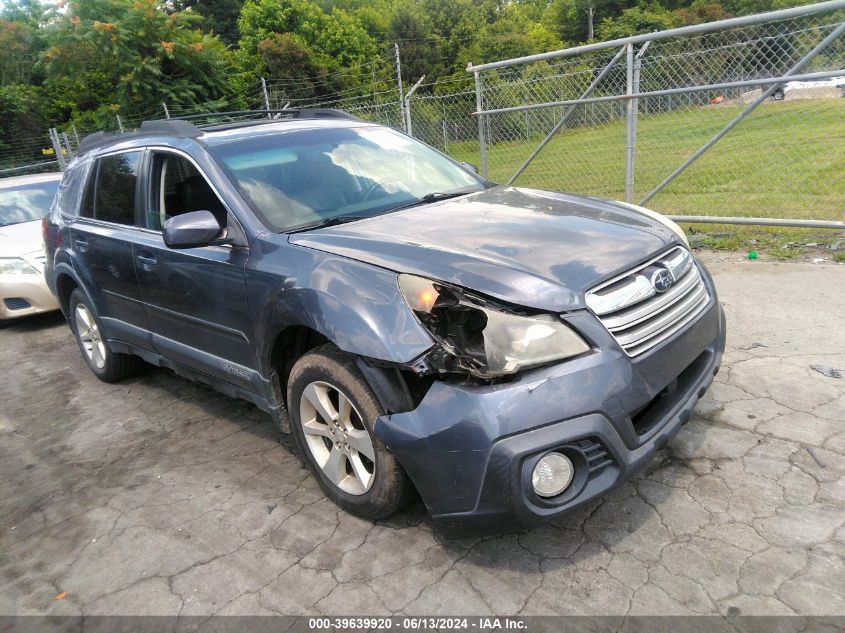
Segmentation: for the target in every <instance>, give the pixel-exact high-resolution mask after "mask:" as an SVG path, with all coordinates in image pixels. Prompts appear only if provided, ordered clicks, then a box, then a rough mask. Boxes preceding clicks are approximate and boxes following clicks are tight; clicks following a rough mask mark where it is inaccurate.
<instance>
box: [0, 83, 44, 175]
mask: <svg viewBox="0 0 845 633" xmlns="http://www.w3.org/2000/svg"><path fill="white" fill-rule="evenodd" d="M43 103H44V94H43V90H42V89H41V88H38V87H36V86H27V85H23V84H10V85H5V86H0V149H5V150H7V151H10V152H11V153H12V154H13V155H21V152H19V151H17V150H18V148H20V147H21V146H23V145H31V144H32V143H31V141H32V139H35V138H39V139H40V138H42V137H43V135H44V130H45V128H46V127H47V126H46V125H45V123H46V121H45V116H44V112H43V109H42V107H41V104H43ZM21 158H22V159H24V160H25V161H26V160H35V159H37V158H38V156H37V155H28V154H23V155H22V156H21Z"/></svg>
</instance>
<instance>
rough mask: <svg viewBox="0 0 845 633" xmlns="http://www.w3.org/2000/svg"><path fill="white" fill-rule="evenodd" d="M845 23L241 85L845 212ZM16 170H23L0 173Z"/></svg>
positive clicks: (616, 174) (595, 167) (806, 16)
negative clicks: (341, 84)
mask: <svg viewBox="0 0 845 633" xmlns="http://www.w3.org/2000/svg"><path fill="white" fill-rule="evenodd" d="M843 33H845V0H829V1H827V2H821V3H818V4H814V5H806V6H802V7H795V8H790V9H785V10H780V11H774V12H770V13H767V14H759V15H753V16H746V17H742V18H733V19H730V20H724V21H721V22H714V23H709V24H701V25H695V26H691V27H683V28H680V29H673V30H669V31H661V32H657V33H651V34H646V35H639V36H635V37H631V38H625V39H621V40H616V41H612V42H601V43H596V44H589V45H584V46H578V47H574V48H569V49H565V50H560V51H552V52H549V53H545V54H541V55H533V56H529V57H525V58H518V59H510V60H502V61H499V62H494V63H489V64H482V65H477V66H473V65H470V66H469V67H468V71H469V72H468V73H467V74H466V76H465V77H463V78H461V77H458V78H453V79H450V80H448V81H447V82H445V83H444V82H440V83H438V84H436V85H432V84H422V85H420V86H419V87H418V88H417V89H416V90H415V91H414V92H413V93H412V94H410V95H408V94H407V88H408V86H409V85H410V84H409V82H407V81H406V82H405V84H404V87H405V91H403V92H402V93H401V96H400V91H399V90H398V89H397V88H391V87H390V86H389V85H388V88H387V89H381V90H379V89H374V90H373V91H372V92H370V93H368V94H359V93H347V94H344V93H340V94H336V95H335V96H334V97H332V98H323V99H314V98H311V97H307V96H301V95H300V94H298V93H297V86H296V85H292V84H291V83H290V82H289V81H286V80H278V81H274V80H267V81H266V82H265V81H264V80H262V82H261V85H260V86H256V87H255V88H254V89H253V90H252V91H250V93H249V94H246V95H241V97H242V101H243V102H246V103H248V104H249V105H250V106H251V107H253V108H255V109H256V112H260V111H261V110H262V109H264V110H275V109H281V108H285V107H291V108H297V107H306V106H307V107H326V108H340V109H343V110H346V111H348V112H350V113H352V114H354V115H356V116H358V117H360V118H361V119H364V120H368V121H375V122H379V123H382V124H385V125H389V126H392V127H394V128H397V129H402V130H405V131H406V132H408V133H409V134H411V135H413V136H415V137H417V138H419V139H421V140H423V141H425V142H426V143H428V144H430V145H432V146H434V147H436V148H438V149H440V150H441V151H443V152H445V153H448V154H449V155H451V156H452V157H454V158H455V159H457V160H460V161H465V162H469V163H472V164H475V165H478V166H479V168H480V170H481V171H482V173H483V174H484V175H486V176H487V177H489V178H490V179H491V180H493V181H496V182H502V183H510V184H513V185H515V186H525V187H535V188H542V189H550V190H557V191H570V192H576V193H582V194H587V195H592V196H598V197H604V198H612V199H618V200H626V201H628V202H631V203H637V204H647V205H648V206H650V207H652V208H654V209H656V210H658V211H661V212H663V213H666V214H669V215H673V216H685V217H690V216H692V217H698V216H707V217H701V218H700V219H701V220H705V221H706V220H708V219H712V218H714V217H716V218H719V217H724V216H729V217H731V218H733V219H732V220H731V221H732V222H735V223H744V222H755V223H765V222H767V221H773V219H777V220H776V221H777V222H778V223H780V224H784V223H786V224H790V223H792V224H797V225H801V224H804V225H809V226H827V227H830V228H845V224H843V223H842V220H843V212H845V35H843ZM396 61H398V56H397V59H396V60H394V58H393V56H392V55H390V56H389V58H387V59H383V60H381V61H380V62H379V63H380V66H379V67H378V68H375V67H373V68H372V69H370V68H368V69H366V70H367V71H368V72H369V71H372V72H373V84H374V86H376V85H379V86H385V85H386V84H385V81H384V77H389V76H390V73H395V71H396V70H397V68H396V67H395V66H394V63H395V62H396ZM376 72H378V73H379V78H380V81H379V83H378V84H377V82H376ZM391 79H392V80H393V81H395V79H396V77H395V75H394V76H393V77H392V78H391ZM407 79H410V80H416V79H418V78H415V77H412V78H407V77H406V80H407ZM394 85H395V84H394ZM227 109H231V107H230V106H229V105H228V104H223V103H209V104H202V105H201V106H200V107H199V108H198V107H197V106H193V107H192V108H190V109H186V108H180V107H179V106H178V105H170V106H168V105H167V104H162V109H161V110H157V111H155V112H150V113H142V114H143V115H144V116H142V117H139V118H138V119H137V120H121V119H120V118H119V117H116V118H115V124H114V126H112V129H113V130H117V129H126V130H128V129H132V128H134V127H137V125H139V124H140V120H141V119H149V118H163V117H164V116H184V115H190V114H196V113H198V111H202V112H214V111H220V110H227ZM90 131H93V130H84V131H83V130H76V129H74V128H72V127H70V128H67V129H57V130H54V131H51V132H50V133H49V134H48V133H46V132H45V135H44V141H43V142H41V141H37V142H36V143H35V145H43V147H44V148H51V147H52V148H53V149H54V152H53V154H52V155H50V156H41V155H40V154H39V153H37V152H40V150H39V149H38V148H35V147H29V148H13V150H15V151H16V152H17V153H16V154H14V155H12V154H10V152H9V151H8V150H7V149H3V148H0V169H2V168H7V169H8V167H18V166H20V165H25V166H27V169H29V170H32V169H33V167H31V165H32V164H33V163H34V164H35V167H34V169H44V168H46V169H50V168H52V169H55V167H56V163H61V162H62V160H63V159H64V158H66V157H67V156H69V155H70V154H72V153H73V152H74V151H75V148H76V147H77V146H78V141H79V138H80V137H81V136H83V134H84V133H87V132H90ZM21 150H22V151H21ZM27 152H28V153H27ZM39 158H40V159H41V160H38V159H39ZM15 161H17V163H16V162H15ZM59 166H60V165H59ZM13 173H22V172H21V171H17V172H11V173H8V172H6V173H4V172H0V177H3V176H6V175H12V174H13ZM748 218H756V220H749V219H748ZM784 219H787V220H786V222H784ZM808 222H809V224H807V223H808Z"/></svg>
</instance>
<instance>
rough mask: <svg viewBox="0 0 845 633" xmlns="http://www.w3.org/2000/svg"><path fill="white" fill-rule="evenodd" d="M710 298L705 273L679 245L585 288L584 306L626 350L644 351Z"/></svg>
mask: <svg viewBox="0 0 845 633" xmlns="http://www.w3.org/2000/svg"><path fill="white" fill-rule="evenodd" d="M667 273H668V275H667ZM669 278H671V284H669V283H668V279H669ZM666 285H668V288H666V289H665V290H663V291H662V292H661V291H660V290H658V288H661V289H662V288H663V287H665V286H666ZM709 300H710V296H709V294H708V293H707V287H706V286H705V285H704V279H703V278H702V277H701V273H700V272H699V270H698V267H697V266H696V265H695V263H694V262H693V259H692V255H690V252H689V251H688V250H687V249H686V248H684V247H682V246H676V247H675V248H673V249H671V250H669V251H667V252H666V253H664V254H663V255H660V256H659V257H656V258H654V259H652V260H651V261H649V262H646V263H645V264H642V265H641V266H638V267H637V268H635V269H633V270H631V271H629V272H627V273H625V274H624V275H621V276H620V277H616V278H615V279H611V280H610V281H608V282H605V283H603V284H602V285H600V286H598V287H596V288H593V289H592V290H590V291H589V292H588V293H587V306H588V307H589V308H590V309H591V310H592V311H593V312H594V313H595V314H596V316H597V317H598V318H599V319H600V320H601V322H602V324H603V325H604V326H605V327H606V328H607V330H608V331H609V332H610V333H611V335H613V338H615V339H616V341H617V342H618V343H619V345H620V346H621V347H622V349H624V350H625V352H626V353H627V354H628V355H629V356H637V355H638V354H642V353H643V352H645V351H648V350H649V349H651V348H652V347H654V346H656V345H659V344H660V343H661V342H663V341H665V340H666V339H668V338H669V337H670V336H672V335H673V334H675V333H676V332H678V331H679V330H681V329H683V328H684V327H685V326H686V325H687V324H689V323H691V322H692V321H694V320H695V318H696V317H697V316H698V315H699V314H700V313H701V312H703V311H704V309H705V308H706V307H707V304H708V302H709Z"/></svg>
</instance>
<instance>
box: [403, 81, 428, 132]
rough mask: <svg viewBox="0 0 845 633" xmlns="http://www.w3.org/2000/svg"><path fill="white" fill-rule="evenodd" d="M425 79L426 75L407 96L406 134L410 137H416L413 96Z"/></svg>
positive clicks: (405, 100) (405, 101)
mask: <svg viewBox="0 0 845 633" xmlns="http://www.w3.org/2000/svg"><path fill="white" fill-rule="evenodd" d="M423 79H425V75H423V76H422V77H420V78H419V79H417V83H415V84H414V85H413V87H412V88H411V89H410V90H409V91H408V92H407V93H406V94H405V99H404V103H405V119H406V123H405V132H406V133H407V134H408V136H413V135H414V127H413V124H412V122H411V95H413V94H414V92H416V90H417V88H419V87H420V84H422V82H423Z"/></svg>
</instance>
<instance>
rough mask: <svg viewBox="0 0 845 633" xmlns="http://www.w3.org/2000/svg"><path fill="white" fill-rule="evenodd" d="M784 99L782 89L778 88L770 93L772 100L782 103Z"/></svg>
mask: <svg viewBox="0 0 845 633" xmlns="http://www.w3.org/2000/svg"><path fill="white" fill-rule="evenodd" d="M785 97H786V93H785V92H784V91H783V88H778V89H777V90H775V91H774V92H773V93H772V99H774V100H775V101H783V100H784V98H785Z"/></svg>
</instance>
